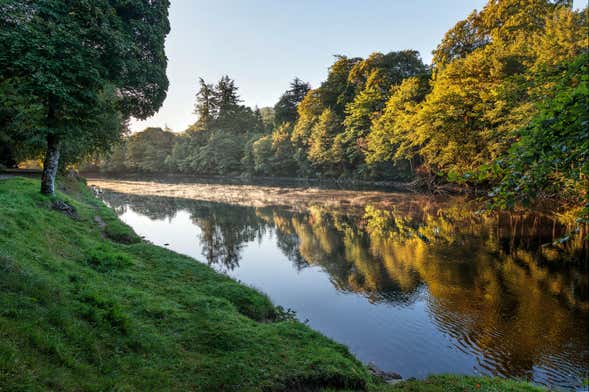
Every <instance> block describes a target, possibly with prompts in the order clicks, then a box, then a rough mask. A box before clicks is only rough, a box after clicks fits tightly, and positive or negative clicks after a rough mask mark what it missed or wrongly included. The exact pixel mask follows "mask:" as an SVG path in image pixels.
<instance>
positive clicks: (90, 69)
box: [0, 0, 169, 163]
mask: <svg viewBox="0 0 589 392" xmlns="http://www.w3.org/2000/svg"><path fill="white" fill-rule="evenodd" d="M168 6H169V2H168V1H167V0H158V1H147V0H134V1H127V0H125V1H118V0H117V1H110V2H108V1H100V2H87V1H63V0H42V1H20V0H19V1H15V0H7V1H4V2H2V4H0V26H1V27H0V85H1V86H2V88H0V100H2V101H4V102H6V101H9V102H10V103H12V104H13V105H12V106H11V107H12V108H13V111H12V113H8V114H7V117H6V116H5V117H4V118H5V119H6V118H8V121H7V122H5V124H3V125H2V128H3V131H2V132H7V133H8V134H9V135H11V137H12V139H13V140H14V141H15V142H22V143H25V144H26V145H27V146H29V147H30V151H29V150H27V149H23V150H22V152H27V154H26V155H31V154H32V155H33V156H35V155H36V154H38V153H39V151H40V150H41V149H43V148H44V147H45V145H46V143H47V144H51V146H52V147H54V148H55V151H56V152H57V153H59V152H60V150H61V153H62V156H63V161H64V163H68V162H73V161H76V160H79V159H80V158H81V157H83V156H85V155H87V154H89V153H91V152H94V151H100V150H101V151H104V150H108V149H109V147H110V146H111V144H112V143H113V141H116V140H117V139H118V138H119V137H120V135H121V134H122V133H123V132H124V131H125V126H124V125H125V120H126V119H128V118H129V117H130V116H134V117H136V118H146V117H148V116H150V115H152V114H153V113H154V112H155V111H156V110H157V109H158V108H159V107H160V106H161V104H162V102H163V100H164V98H165V96H166V90H167V87H168V80H167V78H166V74H165V70H166V62H167V60H166V57H165V53H164V39H165V36H166V34H167V33H168V31H169V24H168ZM7 85H9V86H10V90H9V93H6V91H7V90H5V89H4V87H5V86H7ZM57 159H59V157H58V156H57Z"/></svg>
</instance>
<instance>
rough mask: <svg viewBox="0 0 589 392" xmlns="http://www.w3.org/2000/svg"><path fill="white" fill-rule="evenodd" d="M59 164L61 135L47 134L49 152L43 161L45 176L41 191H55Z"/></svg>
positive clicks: (44, 192)
mask: <svg viewBox="0 0 589 392" xmlns="http://www.w3.org/2000/svg"><path fill="white" fill-rule="evenodd" d="M58 166H59V137H58V136H57V135H51V134H49V135H47V153H46V154H45V162H44V163H43V177H42V178H41V193H43V194H44V195H53V193H54V192H55V176H56V175H57V168H58Z"/></svg>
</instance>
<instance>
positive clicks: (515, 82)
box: [0, 0, 589, 207]
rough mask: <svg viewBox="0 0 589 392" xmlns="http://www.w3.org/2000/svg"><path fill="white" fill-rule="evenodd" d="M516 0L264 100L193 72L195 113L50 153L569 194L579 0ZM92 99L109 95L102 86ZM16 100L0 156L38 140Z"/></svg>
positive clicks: (508, 201) (575, 147)
mask: <svg viewBox="0 0 589 392" xmlns="http://www.w3.org/2000/svg"><path fill="white" fill-rule="evenodd" d="M520 3H521V2H517V1H500V2H497V1H490V2H489V3H488V4H487V5H486V6H485V7H484V8H483V9H482V10H480V11H473V12H472V13H471V14H470V15H469V16H468V17H467V18H466V19H464V20H461V21H459V22H458V23H456V24H455V26H454V27H452V28H451V29H450V30H449V31H448V32H447V33H446V34H445V35H444V37H443V38H442V40H441V42H440V43H439V45H438V46H437V48H436V49H435V51H434V52H433V60H432V64H430V65H428V64H424V63H423V61H422V59H421V56H420V54H419V53H418V52H417V51H415V50H402V51H393V52H389V53H373V54H371V55H370V56H368V57H367V58H365V59H363V58H358V57H348V56H344V55H337V56H335V61H334V62H333V64H332V65H331V66H330V67H329V72H328V75H327V78H326V80H325V81H323V82H322V83H321V84H320V85H319V86H317V87H315V88H313V87H312V86H310V85H309V84H308V83H306V82H304V81H302V80H300V79H298V78H295V79H294V80H293V81H292V83H291V84H290V86H289V88H288V89H287V90H286V91H285V92H284V93H283V94H282V96H281V97H280V99H279V100H278V102H277V103H276V104H275V105H274V107H265V108H250V107H247V106H245V105H242V103H241V102H242V101H241V99H240V96H239V91H238V86H237V84H236V82H235V81H234V80H233V79H231V78H230V77H229V76H224V77H222V78H221V79H220V80H219V81H218V82H216V83H209V82H207V81H205V80H203V79H202V78H201V79H199V81H198V93H197V94H196V102H195V106H194V113H195V114H196V115H197V118H198V120H197V121H196V122H195V123H194V124H193V125H191V126H190V127H189V128H188V129H186V130H184V131H183V132H180V133H174V132H171V130H169V129H161V128H148V129H145V130H144V131H142V132H139V133H135V134H129V133H128V132H127V133H123V135H124V136H123V137H122V138H121V140H120V141H119V142H118V143H116V144H113V143H108V144H106V143H105V144H104V146H103V145H102V144H100V143H98V145H100V146H101V148H91V149H85V148H80V147H79V146H77V147H76V146H74V147H75V148H73V147H70V148H68V149H65V151H64V154H62V155H63V157H62V160H61V166H62V167H66V166H67V165H71V164H78V165H80V167H81V168H82V169H84V170H92V171H96V170H98V171H101V172H107V173H126V172H138V173H181V174H186V175H197V176H201V175H220V176H227V175H230V176H246V177H252V176H277V177H304V178H322V179H324V178H330V179H339V180H357V179H362V180H373V181H383V180H384V181H404V182H413V183H415V184H418V185H419V186H421V187H423V188H426V189H429V190H432V189H435V187H436V186H437V185H438V184H442V183H448V182H450V183H457V184H461V185H464V186H477V187H479V188H480V187H482V188H484V189H488V191H489V194H490V195H491V196H493V197H495V200H496V201H497V204H498V205H501V206H503V207H507V206H513V205H514V204H517V203H524V204H525V203H529V202H530V201H531V200H534V199H536V198H538V197H553V198H559V199H561V200H564V201H567V202H569V203H572V204H574V205H582V204H583V203H584V201H583V200H586V197H587V196H586V191H585V190H586V189H587V188H588V175H589V164H588V162H589V156H588V155H589V131H588V129H589V127H588V124H589V109H588V108H589V98H588V95H589V94H588V93H589V86H588V78H589V76H588V73H587V64H588V59H589V57H588V56H589V54H588V53H589V52H588V47H589V43H588V34H589V28H588V15H589V14H588V9H587V8H585V9H584V10H574V9H573V7H572V2H571V1H569V0H557V1H548V0H534V1H528V2H525V3H524V4H525V5H524V6H522V4H520ZM12 81H14V79H8V80H7V81H5V82H3V83H2V84H1V85H0V101H2V102H8V101H11V102H19V99H21V98H22V97H19V96H14V92H13V91H11V89H10V87H11V82H12ZM166 82H167V81H166ZM106 91H107V92H108V90H106ZM101 99H102V101H101V102H102V104H103V105H108V97H107V96H106V95H104V94H103V96H102V98H101ZM21 100H22V99H21ZM22 101H23V105H22V106H18V105H13V106H12V107H13V108H15V109H12V110H7V109H6V106H4V105H3V106H2V107H3V109H2V113H0V139H2V140H3V142H4V143H3V147H2V148H3V149H4V150H6V151H3V152H2V156H3V161H4V162H2V163H3V164H4V165H6V166H11V165H14V164H15V163H16V162H17V161H21V160H23V159H26V158H35V157H40V156H41V154H40V153H42V152H43V148H39V146H43V147H44V143H39V140H38V139H37V138H35V137H30V136H29V135H27V134H23V132H13V131H12V130H14V129H17V128H18V129H21V128H22V127H24V128H27V127H30V126H31V124H30V122H31V121H34V116H33V117H31V116H27V115H26V111H27V110H30V106H28V105H26V100H22ZM20 107H23V108H26V110H25V109H23V110H22V111H21V110H19V108H20ZM102 117H103V118H96V121H95V122H94V123H93V124H91V126H92V127H103V128H105V129H112V128H113V126H112V123H116V122H117V118H116V116H114V117H113V116H102ZM115 128H116V127H115ZM105 133H106V134H108V132H102V134H105ZM111 133H112V132H111ZM116 135H119V133H116ZM112 139H113V138H111V137H109V138H108V140H109V142H110V141H111V140H112ZM99 141H100V140H99ZM77 144H80V145H92V146H95V145H97V143H95V142H93V141H88V142H80V143H77ZM68 150H73V151H71V152H70V151H68ZM80 162H82V163H81V164H80Z"/></svg>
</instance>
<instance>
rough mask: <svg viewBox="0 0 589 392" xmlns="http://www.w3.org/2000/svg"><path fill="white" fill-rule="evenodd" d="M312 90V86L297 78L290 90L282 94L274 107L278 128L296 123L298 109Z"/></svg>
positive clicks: (291, 84)
mask: <svg viewBox="0 0 589 392" xmlns="http://www.w3.org/2000/svg"><path fill="white" fill-rule="evenodd" d="M309 90H311V85H310V84H309V83H307V82H303V81H302V80H301V79H299V78H295V79H294V80H293V81H292V82H291V83H290V87H289V89H288V90H286V91H285V92H284V94H282V96H281V97H280V99H279V100H278V102H277V103H276V105H274V121H275V122H276V126H281V125H282V124H283V123H287V122H288V123H294V122H295V121H296V120H297V118H298V113H297V107H298V106H299V103H301V101H302V100H303V98H305V95H307V93H308V92H309Z"/></svg>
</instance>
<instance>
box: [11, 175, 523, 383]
mask: <svg viewBox="0 0 589 392" xmlns="http://www.w3.org/2000/svg"><path fill="white" fill-rule="evenodd" d="M38 188H39V183H38V181H36V180H31V179H22V178H19V179H9V180H0V391H34V390H67V391H74V390H75V391H80V390H87V391H93V390H95V391H103V390H117V391H148V390H158V391H163V390H182V391H184V390H195V391H224V390H226V391H230V390H240V391H241V390H243V391H249V390H252V391H257V390H293V389H299V390H310V389H321V388H327V390H331V389H332V388H335V389H337V388H340V389H348V390H363V389H369V390H374V391H377V390H382V391H384V390H388V391H390V390H403V391H421V390H424V391H430V390H431V391H434V390H452V388H454V386H455V387H456V388H457V389H455V390H460V391H463V390H465V388H467V387H468V388H471V387H472V388H476V390H485V389H484V388H483V389H480V388H478V387H477V384H480V385H483V387H485V386H486V385H487V384H485V383H494V385H495V384H496V385H505V386H507V385H509V386H510V388H509V389H505V388H504V389H501V388H499V387H498V388H499V389H497V388H495V389H488V390H521V391H527V390H532V388H531V387H529V386H527V385H525V384H515V383H511V382H505V381H500V380H490V379H475V378H466V377H457V378H453V379H452V380H454V381H456V380H458V381H459V382H460V383H461V384H456V385H454V386H451V384H448V380H449V379H450V378H451V377H452V376H444V377H441V378H439V380H438V381H436V379H430V380H429V381H427V380H426V381H425V382H406V383H403V384H400V385H397V386H395V387H388V386H384V385H377V384H376V383H375V381H374V380H372V379H371V377H370V375H369V373H368V372H367V370H366V368H365V367H364V366H363V365H362V364H361V363H360V362H359V361H357V360H356V359H355V358H354V357H353V356H352V355H350V353H349V352H348V350H347V349H346V348H345V347H344V346H342V345H339V344H337V343H334V342H333V341H331V340H329V339H327V338H326V337H324V336H322V335H321V334H319V333H317V332H314V331H313V330H311V329H310V328H308V327H306V326H305V325H303V324H301V323H299V322H296V321H293V320H289V319H284V318H283V317H281V315H280V312H278V311H277V310H276V309H275V308H274V306H273V305H272V304H271V302H270V301H269V300H268V298H267V297H265V296H264V295H262V294H260V293H259V292H257V291H255V290H253V289H251V288H249V287H246V286H243V285H241V284H239V283H237V282H235V281H233V280H231V279H229V278H227V277H225V276H223V275H220V274H218V273H216V272H215V271H213V270H212V269H210V268H209V267H207V266H205V265H203V264H200V263H198V262H195V261H194V260H193V259H191V258H188V257H185V256H181V255H178V254H176V253H174V252H171V251H169V250H166V249H162V248H159V247H157V246H153V245H151V244H149V243H146V242H143V241H141V240H140V239H139V238H137V236H136V235H135V234H134V233H133V231H132V230H131V229H130V228H129V227H127V226H125V225H124V224H123V223H121V222H120V221H119V220H118V219H117V217H116V216H115V214H114V213H113V212H112V211H111V210H110V209H108V208H107V207H105V206H104V205H103V204H102V203H101V202H100V201H99V200H97V199H96V198H94V197H93V196H92V195H91V193H90V191H89V190H88V189H87V188H86V187H85V186H84V185H83V184H81V183H79V182H76V181H74V180H64V181H62V182H60V189H61V192H59V193H58V194H57V195H56V196H55V197H54V198H48V197H45V196H42V195H41V194H39V193H38ZM56 200H61V201H66V202H67V203H69V204H70V205H72V206H74V207H75V209H76V212H77V215H78V218H77V219H75V217H74V218H72V217H69V216H67V215H66V214H64V213H63V212H61V211H57V210H55V209H54V208H53V203H55V201H56ZM466 382H468V386H466V384H464V383H466ZM508 383H509V384H508ZM463 384H464V385H463ZM480 385H479V386H480ZM489 385H490V384H489ZM447 386H448V388H449V389H448V388H446V387H447ZM512 386H513V388H511V387H512ZM435 387H440V388H443V389H431V388H435ZM420 388H426V389H420ZM428 388H429V389H428ZM514 388H515V389H514ZM473 390H475V389H473Z"/></svg>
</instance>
